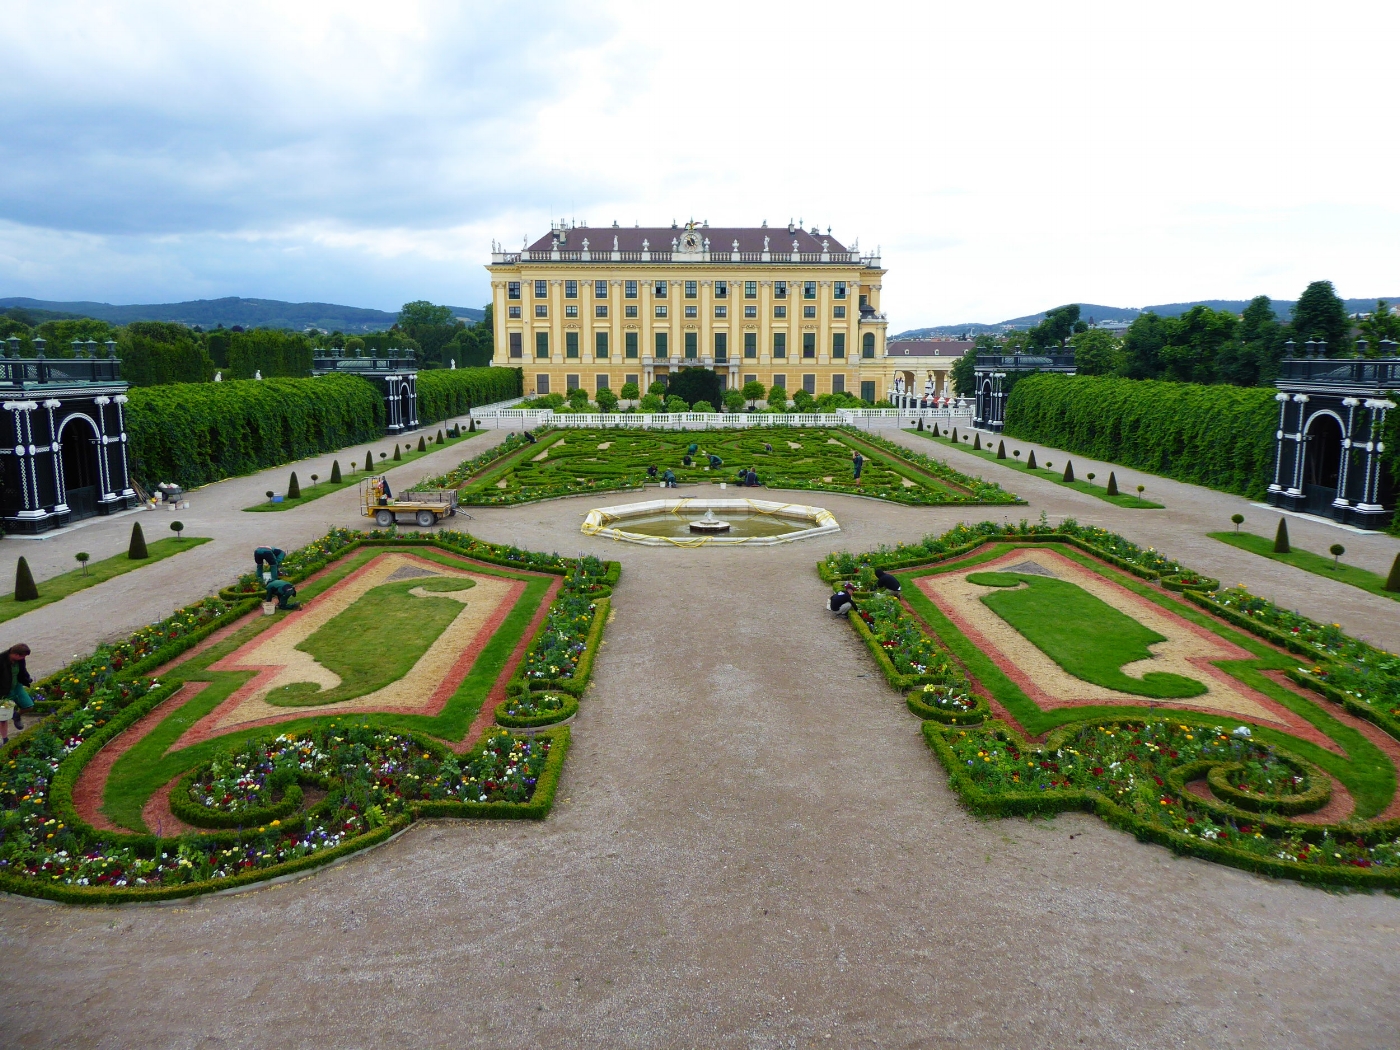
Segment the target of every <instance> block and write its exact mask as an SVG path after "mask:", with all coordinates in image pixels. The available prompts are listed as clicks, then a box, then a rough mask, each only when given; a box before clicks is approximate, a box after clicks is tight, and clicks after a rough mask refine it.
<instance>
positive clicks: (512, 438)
mask: <svg viewBox="0 0 1400 1050" xmlns="http://www.w3.org/2000/svg"><path fill="white" fill-rule="evenodd" d="M543 433H545V431H544V429H543V428H541V429H540V430H539V431H537V432H536V435H537V436H538V435H540V434H543ZM524 444H526V441H525V438H524V436H523V435H521V434H510V435H508V436H507V437H506V439H505V440H504V441H502V442H501V443H500V444H499V445H497V446H496V447H495V448H488V449H487V450H486V451H485V452H482V453H481V454H480V455H476V456H473V457H472V458H471V459H467V460H463V461H462V462H461V463H459V464H458V465H457V466H456V467H455V468H453V469H452V470H449V471H448V472H447V473H446V474H439V475H438V476H437V477H435V478H430V479H429V480H427V481H425V482H422V486H423V487H424V488H429V489H455V488H458V487H460V486H461V485H464V484H466V482H467V481H468V480H470V479H471V476H472V475H473V474H475V473H477V472H478V471H480V470H481V469H482V468H483V467H486V466H489V465H490V464H491V463H494V462H495V461H496V460H498V459H501V458H502V457H503V456H508V455H510V454H511V453H512V452H514V451H515V450H516V449H518V448H520V447H521V446H522V445H524Z"/></svg>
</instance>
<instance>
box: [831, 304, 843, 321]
mask: <svg viewBox="0 0 1400 1050" xmlns="http://www.w3.org/2000/svg"><path fill="white" fill-rule="evenodd" d="M831 316H832V317H834V318H836V320H838V321H840V320H841V319H842V318H844V317H845V316H846V308H845V307H844V306H833V307H832V308H831Z"/></svg>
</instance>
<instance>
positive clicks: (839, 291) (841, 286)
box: [831, 281, 846, 299]
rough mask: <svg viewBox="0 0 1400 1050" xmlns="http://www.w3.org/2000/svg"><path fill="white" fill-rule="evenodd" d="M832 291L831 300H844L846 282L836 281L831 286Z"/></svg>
mask: <svg viewBox="0 0 1400 1050" xmlns="http://www.w3.org/2000/svg"><path fill="white" fill-rule="evenodd" d="M832 289H833V290H832V293H831V294H832V297H833V298H836V299H844V298H846V282H845V281H837V282H836V283H835V284H834V285H833V286H832Z"/></svg>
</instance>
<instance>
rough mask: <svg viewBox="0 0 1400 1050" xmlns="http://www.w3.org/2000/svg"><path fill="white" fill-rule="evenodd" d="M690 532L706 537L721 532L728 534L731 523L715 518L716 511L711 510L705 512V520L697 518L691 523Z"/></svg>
mask: <svg viewBox="0 0 1400 1050" xmlns="http://www.w3.org/2000/svg"><path fill="white" fill-rule="evenodd" d="M690 531H691V532H698V533H701V534H702V535H706V536H709V535H714V534H716V533H721V532H728V531H729V522H727V521H722V520H721V519H719V518H717V517H715V512H714V509H713V508H711V509H710V510H707V511H705V516H704V517H703V518H697V519H696V520H695V521H692V522H691V523H690Z"/></svg>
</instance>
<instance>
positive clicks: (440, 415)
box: [418, 368, 524, 423]
mask: <svg viewBox="0 0 1400 1050" xmlns="http://www.w3.org/2000/svg"><path fill="white" fill-rule="evenodd" d="M523 392H524V381H523V379H522V373H521V370H520V369H519V368H434V369H431V370H429V371H426V372H419V373H418V420H419V422H421V423H436V422H438V421H439V420H443V419H449V418H451V417H452V416H460V415H463V414H465V413H467V412H470V411H471V409H472V406H473V405H489V404H493V403H495V402H497V401H509V400H510V399H511V398H515V397H519V396H520V395H521V394H522V393H523Z"/></svg>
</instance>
